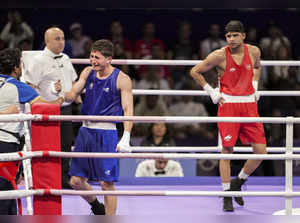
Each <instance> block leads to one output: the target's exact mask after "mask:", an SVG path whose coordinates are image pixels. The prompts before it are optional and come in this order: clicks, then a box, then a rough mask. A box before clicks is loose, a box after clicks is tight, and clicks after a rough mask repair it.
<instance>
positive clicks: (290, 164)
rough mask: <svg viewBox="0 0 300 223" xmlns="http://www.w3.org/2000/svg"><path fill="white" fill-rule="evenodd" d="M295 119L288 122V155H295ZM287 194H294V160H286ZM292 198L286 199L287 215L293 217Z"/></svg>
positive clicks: (290, 118)
mask: <svg viewBox="0 0 300 223" xmlns="http://www.w3.org/2000/svg"><path fill="white" fill-rule="evenodd" d="M293 122H294V118H293V117H287V122H286V144H285V146H286V153H285V154H286V155H292V154H293V127H294V123H293ZM285 192H293V160H292V159H290V158H289V159H286V160H285ZM292 202H293V200H292V197H290V196H289V197H286V198H285V214H286V215H292V210H293V203H292Z"/></svg>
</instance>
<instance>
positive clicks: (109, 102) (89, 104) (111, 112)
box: [81, 68, 123, 116]
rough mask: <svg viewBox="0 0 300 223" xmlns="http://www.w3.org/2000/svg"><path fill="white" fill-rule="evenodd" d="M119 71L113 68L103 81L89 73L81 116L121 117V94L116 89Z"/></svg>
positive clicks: (94, 73) (93, 72) (92, 72)
mask: <svg viewBox="0 0 300 223" xmlns="http://www.w3.org/2000/svg"><path fill="white" fill-rule="evenodd" d="M119 73H120V70H119V69H117V68H114V70H113V72H112V73H111V74H110V75H109V76H108V77H107V78H105V79H99V78H97V76H96V72H95V71H94V70H92V71H91V73H90V74H89V77H88V79H87V81H86V85H85V98H84V101H83V104H82V107H81V114H83V115H107V116H121V115H123V109H122V104H121V94H120V91H119V90H118V89H117V78H118V76H119Z"/></svg>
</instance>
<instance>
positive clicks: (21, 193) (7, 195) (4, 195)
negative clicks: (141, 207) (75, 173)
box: [0, 189, 300, 200]
mask: <svg viewBox="0 0 300 223" xmlns="http://www.w3.org/2000/svg"><path fill="white" fill-rule="evenodd" d="M49 194H50V195H56V196H62V195H82V196H87V195H112V196H203V197H208V196H209V197H211V196H222V197H232V196H248V197H254V196H255V197H257V196H259V197H299V196H300V192H286V191H267V192H264V191H250V192H249V191H226V192H224V191H160V190H147V191H144V190H135V191H130V190H118V191H103V190H93V191H86V190H58V189H35V190H11V191H2V192H1V193H0V200H5V199H14V198H23V197H28V196H34V195H38V196H43V195H49Z"/></svg>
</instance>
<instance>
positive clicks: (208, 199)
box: [0, 59, 300, 215]
mask: <svg viewBox="0 0 300 223" xmlns="http://www.w3.org/2000/svg"><path fill="white" fill-rule="evenodd" d="M72 62H73V63H81V64H87V63H89V61H88V60H86V59H73V61H72ZM199 62H200V61H152V60H113V64H135V65H139V64H147V65H195V64H197V63H199ZM262 65H265V66H273V65H279V66H300V63H299V62H297V61H262ZM260 93H261V95H262V96H300V92H299V91H293V92H291V91H286V92H284V91H260ZM133 94H134V95H145V94H148V95H149V94H159V95H207V94H206V92H204V91H183V90H182V91H173V90H133ZM27 107H28V106H27ZM27 109H29V108H27ZM10 121H14V122H17V121H24V123H25V138H26V146H25V149H24V151H22V152H18V153H11V154H8V153H6V154H0V161H13V160H22V161H23V165H24V167H25V171H24V175H25V185H24V188H20V190H18V191H5V192H1V193H0V199H7V198H12V197H14V198H26V202H25V200H24V199H23V200H22V203H23V210H24V212H26V214H29V215H31V214H32V206H31V202H32V200H31V199H30V198H31V197H32V196H33V195H37V196H42V195H49V194H50V195H57V196H62V214H64V215H72V214H78V215H80V214H82V215H86V214H89V213H90V211H89V205H88V204H87V203H86V202H85V201H84V200H83V199H81V198H80V197H79V196H78V195H86V194H89V195H92V194H93V195H116V196H119V198H118V207H117V215H131V214H132V215H133V214H135V215H139V214H142V215H150V214H162V215H164V214H174V215H176V214H202V213H201V212H203V214H214V215H216V214H217V215H218V214H224V213H225V212H223V211H222V207H221V205H222V201H221V199H220V197H222V196H243V197H244V199H245V203H246V204H245V206H244V207H237V206H235V212H233V213H226V214H230V215H231V214H237V215H239V214H245V215H249V214H255V215H260V214H261V215H271V214H274V212H275V211H278V210H281V209H285V210H284V212H281V214H287V215H291V214H299V213H300V212H299V210H298V209H297V208H296V207H300V198H299V196H300V178H297V177H293V173H292V170H293V166H292V162H293V160H300V154H294V153H297V152H299V151H300V148H293V126H294V124H299V123H300V118H295V117H260V118H250V117H249V118H242V117H240V118H238V117H234V118H232V117H222V118H219V117H193V116H189V117H180V116H163V117H159V116H133V117H126V116H82V115H77V116H66V115H42V114H28V113H27V114H16V115H1V116H0V122H10ZM31 121H35V122H39V121H43V122H45V121H49V122H52V121H56V122H57V121H102V122H103V121H104V122H105V121H106V122H107V121H133V122H139V123H151V122H166V123H180V122H181V123H216V122H220V121H222V122H248V123H250V122H262V123H277V124H286V146H285V147H281V148H278V147H276V148H271V147H268V148H267V150H268V152H271V153H280V154H266V155H256V154H212V153H210V152H220V151H221V146H220V145H218V146H216V147H159V148H155V147H133V148H132V149H133V150H132V151H133V152H139V153H88V154H87V153H73V152H69V153H67V152H57V151H46V152H45V151H31V142H30V140H31V139H30V131H29V129H30V123H31ZM158 150H159V151H160V152H161V151H163V152H169V153H155V152H157V151H158ZM234 150H235V151H238V152H250V151H251V148H250V147H243V148H240V147H236V148H235V149H234ZM174 152H187V153H185V154H184V153H174ZM194 152H202V153H201V154H199V153H197V154H195V153H194ZM37 157H40V158H43V157H47V158H49V157H60V158H62V157H64V158H65V157H98V158H112V157H114V158H120V159H125V158H167V159H206V160H207V159H230V160H245V159H261V160H285V166H286V169H285V178H282V177H266V178H263V177H250V178H249V180H248V181H247V184H246V186H245V187H243V191H242V192H237V191H232V192H223V191H221V190H222V187H221V183H220V178H219V177H197V178H186V177H184V178H180V179H178V178H152V179H150V178H147V179H146V178H140V179H122V178H120V182H118V183H116V191H101V190H99V189H100V188H99V187H98V186H95V185H93V187H94V189H95V190H94V191H79V190H78V191H77V190H76V191H75V190H58V189H43V188H41V189H40V188H35V189H33V188H32V182H31V181H32V176H31V172H30V168H31V164H30V159H32V158H37ZM293 180H294V182H293ZM74 195H76V196H74ZM141 196H142V197H141ZM99 200H103V196H100V197H99ZM74 203H76V206H75V207H74V205H73V204H74ZM25 207H26V208H25ZM293 207H294V208H293ZM178 210H180V211H181V212H180V213H178Z"/></svg>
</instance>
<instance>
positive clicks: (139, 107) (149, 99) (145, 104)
mask: <svg viewBox="0 0 300 223" xmlns="http://www.w3.org/2000/svg"><path fill="white" fill-rule="evenodd" d="M134 114H135V115H136V116H167V115H168V114H169V111H168V109H167V106H166V105H165V104H160V103H159V102H158V95H146V99H145V100H142V101H140V102H139V103H138V104H136V106H135V109H134ZM148 127H149V124H147V123H136V124H135V125H134V128H133V130H134V135H135V136H144V135H146V134H147V129H148Z"/></svg>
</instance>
